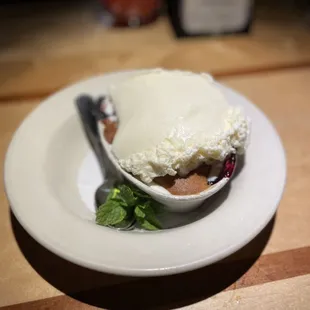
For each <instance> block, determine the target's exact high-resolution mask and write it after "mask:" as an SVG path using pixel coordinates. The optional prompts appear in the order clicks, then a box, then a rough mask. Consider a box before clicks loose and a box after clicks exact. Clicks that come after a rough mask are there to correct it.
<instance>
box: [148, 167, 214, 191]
mask: <svg viewBox="0 0 310 310" xmlns="http://www.w3.org/2000/svg"><path fill="white" fill-rule="evenodd" d="M210 170H211V167H210V166H207V165H203V166H200V167H199V168H197V169H195V170H193V171H192V172H190V173H189V174H188V175H187V176H186V177H181V176H179V175H175V176H171V175H166V176H164V177H159V178H155V179H154V182H155V183H157V184H158V185H160V186H162V187H164V188H165V189H166V190H167V191H169V192H170V193H171V194H172V195H178V196H180V195H194V194H199V193H201V192H203V191H204V190H206V189H207V188H208V187H209V186H210V185H209V184H208V179H207V178H208V175H209V173H210Z"/></svg>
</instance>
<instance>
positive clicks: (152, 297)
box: [0, 6, 310, 310]
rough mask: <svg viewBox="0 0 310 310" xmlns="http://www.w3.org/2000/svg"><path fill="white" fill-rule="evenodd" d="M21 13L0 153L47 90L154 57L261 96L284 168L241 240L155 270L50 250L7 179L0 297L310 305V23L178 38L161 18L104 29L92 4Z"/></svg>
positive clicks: (3, 98)
mask: <svg viewBox="0 0 310 310" xmlns="http://www.w3.org/2000/svg"><path fill="white" fill-rule="evenodd" d="M14 14H15V15H16V16H15V15H14ZM14 14H13V15H14V16H13V17H12V16H11V15H9V17H7V20H6V22H11V21H13V22H14V27H12V28H10V32H11V33H10V35H11V37H12V38H14V37H16V36H17V35H18V36H19V37H21V38H22V40H19V41H18V44H17V41H16V42H14V40H11V41H10V40H8V42H5V44H6V48H4V49H1V51H0V67H1V70H0V156H1V157H0V159H1V161H2V162H3V161H4V157H5V152H6V148H7V146H8V143H9V142H10V139H11V137H12V134H13V133H14V131H15V129H16V128H17V126H18V125H19V124H20V122H21V121H22V120H23V119H24V117H25V116H26V115H27V114H28V113H30V111H31V110H33V109H34V108H35V107H36V106H37V105H38V104H39V102H40V101H41V100H42V99H43V98H44V97H46V96H47V95H49V94H50V93H51V92H53V91H55V90H57V89H59V88H61V87H63V86H65V85H67V84H69V83H71V82H74V81H76V80H79V79H80V78H86V77H88V76H90V75H94V74H98V73H103V72H106V71H112V70H119V69H129V68H144V67H154V66H155V67H165V68H181V69H189V70H194V71H209V72H212V73H213V74H214V75H215V76H216V77H217V78H218V79H219V80H220V81H221V82H223V83H225V84H227V85H229V86H231V87H233V88H234V89H236V90H238V91H240V92H242V93H243V94H245V95H246V96H248V97H249V98H250V99H251V100H253V102H255V103H256V104H257V105H258V106H259V107H260V108H261V109H262V110H263V111H264V112H265V113H266V114H267V116H268V117H269V118H270V119H271V120H272V121H273V123H274V125H275V127H276V128H277V130H278V132H279V133H280V136H281V138H282V140H283V143H284V146H285V149H286V154H287V164H288V179H287V186H286V189H285V193H284V196H283V199H282V201H281V203H280V206H279V211H278V212H277V215H276V217H275V219H274V220H273V221H272V222H271V223H269V225H268V226H267V227H266V228H265V229H264V231H263V232H262V233H261V234H260V235H259V236H258V237H257V238H255V239H254V240H253V241H252V242H251V243H250V244H249V245H247V246H246V247H245V248H244V249H242V250H241V251H239V252H238V253H236V254H234V255H232V256H231V257H229V258H228V259H226V260H224V261H223V262H220V263H219V264H216V265H213V266H210V267H206V268H203V269H200V270H197V271H194V272H191V273H187V274H183V275H177V276H173V277H166V278H156V279H133V278H126V277H116V276H112V275H105V274H100V273H97V272H93V271H90V270H87V269H85V268H81V267H78V266H76V265H73V264H71V263H69V262H67V261H64V260H63V259H61V258H59V257H57V256H56V255H54V254H52V253H50V252H49V251H47V250H46V249H44V248H43V247H42V246H40V245H39V244H37V243H36V242H35V241H34V240H33V239H32V238H31V237H30V236H29V235H28V234H27V233H26V232H25V231H24V230H23V228H22V227H21V226H20V224H19V223H18V222H17V220H16V219H15V218H14V216H13V215H12V214H11V213H10V209H9V206H8V202H7V200H6V198H5V194H4V192H3V190H1V193H0V203H1V208H0V223H1V225H0V248H1V251H0V274H1V277H0V309H17V310H20V309H39V310H40V309H93V308H96V307H102V308H106V309H115V308H117V309H149V308H150V309H169V308H183V307H184V309H191V310H204V309H229V310H230V309H264V310H268V309H270V310H271V309H272V310H274V309H298V310H301V309H309V308H310V238H309V237H310V225H309V223H310V208H309V201H310V191H309V184H310V157H309V151H310V148H309V143H308V140H309V138H308V137H309V136H310V122H309V115H310V99H309V98H310V70H309V65H310V31H309V29H307V30H306V29H304V27H303V26H302V25H300V24H299V23H298V22H297V21H296V20H295V19H294V18H292V19H291V20H286V22H285V23H286V24H287V25H288V26H287V27H282V26H283V25H281V24H279V23H274V22H273V21H272V20H271V19H268V18H262V19H258V20H257V22H256V23H255V25H254V29H253V33H252V34H251V35H249V36H230V37H225V38H214V39H191V40H185V41H177V40H175V39H174V37H173V35H172V32H171V29H170V27H169V25H168V23H167V21H166V20H165V18H162V19H161V20H159V21H158V22H157V23H155V24H154V25H151V26H149V27H146V28H144V29H139V30H105V29H104V28H103V27H102V25H100V24H99V23H98V21H94V19H93V15H92V14H91V12H90V11H89V9H88V7H84V6H81V7H78V8H77V9H76V10H74V11H69V12H67V15H65V13H63V15H60V16H57V19H56V18H55V17H53V15H52V14H51V13H46V14H45V15H42V14H40V15H39V17H37V19H32V20H29V19H27V17H24V18H21V17H20V16H19V17H18V14H17V13H14ZM17 17H18V18H17ZM17 19H18V20H19V23H16V21H17ZM76 21H78V23H77V22H76ZM39 24H40V25H43V26H42V27H41V28H40V29H39V30H36V32H35V33H34V32H30V31H31V29H38V28H37V26H38V25H39ZM26 34H27V35H26ZM23 35H25V37H23ZM134 40H136V43H133V42H134ZM1 169H3V168H2V166H1ZM1 173H2V171H1ZM266 181H267V180H266ZM0 186H1V188H2V189H3V181H2V180H1V181H0ZM88 304H89V305H88Z"/></svg>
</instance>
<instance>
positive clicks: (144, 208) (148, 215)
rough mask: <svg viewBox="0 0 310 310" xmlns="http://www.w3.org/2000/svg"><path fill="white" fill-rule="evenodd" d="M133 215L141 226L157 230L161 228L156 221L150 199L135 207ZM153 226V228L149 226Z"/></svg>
mask: <svg viewBox="0 0 310 310" xmlns="http://www.w3.org/2000/svg"><path fill="white" fill-rule="evenodd" d="M135 217H136V219H137V221H138V222H139V223H140V225H141V227H143V228H145V229H148V230H155V229H156V230H157V229H160V228H161V224H160V222H159V221H158V219H157V217H156V214H155V212H154V210H153V208H152V203H151V201H147V202H145V203H144V204H141V205H139V206H137V207H136V208H135ZM151 226H153V228H152V227H151Z"/></svg>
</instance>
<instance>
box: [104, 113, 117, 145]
mask: <svg viewBox="0 0 310 310" xmlns="http://www.w3.org/2000/svg"><path fill="white" fill-rule="evenodd" d="M102 122H103V124H104V132H103V135H104V138H105V139H106V141H107V142H108V143H110V144H111V143H112V142H113V139H114V136H115V134H116V131H117V123H116V122H112V121H111V120H109V119H108V118H106V119H104V120H103V121H102Z"/></svg>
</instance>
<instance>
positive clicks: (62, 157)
mask: <svg viewBox="0 0 310 310" xmlns="http://www.w3.org/2000/svg"><path fill="white" fill-rule="evenodd" d="M132 73H133V72H132V71H131V72H119V73H112V74H107V75H103V76H98V77H95V78H92V79H89V80H86V81H82V82H80V83H77V84H75V85H73V86H70V87H68V88H66V89H64V90H62V91H60V92H58V93H56V94H55V95H53V96H51V97H50V98H48V99H47V100H45V101H44V102H43V103H42V104H41V105H40V106H39V107H38V108H37V109H36V110H35V111H34V112H33V113H31V114H30V115H29V116H28V117H27V118H26V120H25V121H24V122H23V124H22V125H21V126H20V128H19V129H18V130H17V132H16V133H15V135H14V138H13V140H12V142H11V144H10V147H9V150H8V153H7V157H6V161H5V186H6V192H7V196H8V199H9V201H10V204H11V207H12V210H13V212H14V214H15V216H16V217H17V219H18V220H19V222H20V223H21V224H22V225H23V226H24V228H25V229H26V230H27V231H28V232H29V233H30V234H31V236H32V237H34V238H35V239H36V240H37V241H38V242H40V243H41V244H42V245H44V246H45V247H46V248H48V249H49V250H51V251H52V252H54V253H56V254H58V255H59V256H61V257H63V258H65V259H67V260H69V261H72V262H74V263H76V264H79V265H82V266H85V267H88V268H92V269H95V270H98V271H104V272H109V273H114V274H123V275H131V276H156V275H167V274H174V273H179V272H184V271H188V270H192V269H195V268H199V267H202V266H205V265H208V264H211V263H214V262H216V261H218V260H220V259H222V258H224V257H226V256H228V255H230V254H232V253H233V252H234V251H236V250H238V249H240V248H241V247H242V246H244V245H245V244H246V243H248V242H249V241H250V240H251V239H252V238H254V237H255V236H256V235H257V234H258V233H259V232H260V231H261V230H262V229H263V228H264V226H265V225H266V224H267V223H268V222H269V220H270V219H271V218H272V216H273V215H274V213H275V211H276V208H277V205H278V203H279V201H280V198H281V194H282V191H283V188H284V184H285V176H286V165H285V155H284V151H283V148H282V145H281V142H280V139H279V136H278V135H277V133H276V131H275V130H274V128H273V126H272V125H271V123H270V122H269V121H268V119H267V118H266V117H265V116H264V115H263V113H262V112H261V111H260V110H258V109H257V107H255V106H254V105H253V104H252V103H250V102H249V101H248V100H247V99H246V98H244V97H242V96H241V95H239V94H237V93H236V92H234V91H232V90H230V89H228V88H226V87H224V86H219V87H221V88H222V90H223V91H224V94H225V96H227V98H228V100H229V101H230V103H231V104H238V105H241V106H243V107H244V109H245V112H246V113H247V114H248V115H249V117H250V118H251V119H252V137H251V144H250V147H249V149H248V151H247V154H246V160H245V165H244V167H243V169H242V170H241V171H240V172H239V173H237V174H236V175H235V177H234V179H233V180H232V182H231V183H230V187H229V188H228V189H227V190H224V192H222V193H221V195H217V197H215V199H212V198H211V200H207V202H206V204H205V205H204V206H203V207H202V208H201V209H200V211H197V212H198V213H194V214H192V215H191V220H190V221H191V222H192V223H190V224H188V225H184V226H180V227H178V228H173V229H167V230H164V231H160V232H155V233H151V232H145V233H138V232H117V231H114V230H111V229H109V228H106V227H101V226H97V225H95V224H94V222H93V220H94V214H93V213H92V211H91V206H92V201H91V199H92V193H93V191H94V189H95V187H96V186H97V184H98V183H99V182H100V177H99V176H98V171H97V170H96V166H95V161H94V158H93V157H92V156H91V155H89V154H90V150H89V147H88V145H87V143H86V140H85V138H84V135H83V132H82V129H81V127H80V124H79V119H78V116H77V114H76V110H75V107H74V104H73V101H74V98H75V97H76V96H77V95H79V94H81V93H90V94H92V95H94V96H99V95H102V94H103V93H104V92H105V90H106V86H107V84H109V83H111V82H113V81H119V80H120V79H123V78H124V77H127V76H128V75H130V74H132ZM85 169H86V170H89V169H93V173H92V174H89V173H88V174H87V173H85ZM83 171H84V172H83ZM83 176H84V177H85V178H84V177H83ZM89 176H90V177H89ZM78 180H79V185H78ZM199 212H200V213H199ZM181 222H182V219H181V220H180V221H179V220H178V224H177V225H180V223H181Z"/></svg>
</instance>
